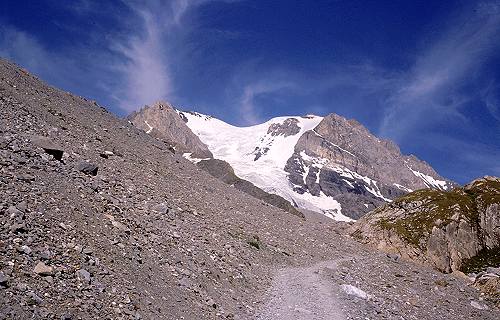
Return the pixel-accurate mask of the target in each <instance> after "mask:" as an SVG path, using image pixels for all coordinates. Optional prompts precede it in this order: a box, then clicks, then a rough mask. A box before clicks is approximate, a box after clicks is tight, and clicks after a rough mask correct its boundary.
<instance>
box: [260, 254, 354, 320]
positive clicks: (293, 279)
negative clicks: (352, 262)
mask: <svg viewBox="0 0 500 320" xmlns="http://www.w3.org/2000/svg"><path fill="white" fill-rule="evenodd" d="M336 267H337V263H336V261H335V260H332V261H327V262H320V263H318V264H315V265H313V266H311V267H307V268H285V269H283V270H281V271H280V272H279V273H278V274H277V275H276V276H275V278H274V281H273V284H272V288H271V289H270V291H269V293H268V295H269V300H268V302H267V303H265V304H264V305H263V307H262V309H261V310H260V312H258V315H257V319H259V320H268V319H269V320H271V319H272V320H281V319H283V320H295V319H296V320H300V319H317V320H323V319H328V320H340V319H346V317H345V316H344V314H343V313H342V311H341V310H340V308H339V305H340V303H339V298H338V296H337V295H338V291H335V290H334V288H335V287H336V285H335V284H334V283H333V282H332V281H331V280H329V278H328V277H326V276H325V275H324V273H325V271H330V272H331V271H332V270H334V269H336ZM330 279H331V278H330Z"/></svg>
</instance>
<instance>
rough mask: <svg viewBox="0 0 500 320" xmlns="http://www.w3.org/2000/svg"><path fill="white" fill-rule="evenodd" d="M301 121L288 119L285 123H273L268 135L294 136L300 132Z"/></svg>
mask: <svg viewBox="0 0 500 320" xmlns="http://www.w3.org/2000/svg"><path fill="white" fill-rule="evenodd" d="M298 123H299V121H298V120H297V119H295V118H288V119H286V120H285V121H283V123H273V124H271V125H270V126H269V129H268V130H267V134H270V135H271V136H280V135H282V136H284V137H288V136H293V135H296V134H297V133H299V132H300V127H299V126H298Z"/></svg>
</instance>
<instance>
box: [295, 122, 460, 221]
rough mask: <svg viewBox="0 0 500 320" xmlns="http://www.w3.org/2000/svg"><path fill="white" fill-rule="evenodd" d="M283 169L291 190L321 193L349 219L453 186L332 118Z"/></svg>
mask: <svg viewBox="0 0 500 320" xmlns="http://www.w3.org/2000/svg"><path fill="white" fill-rule="evenodd" d="M285 171H286V172H288V173H289V179H290V182H291V183H292V184H293V185H294V186H295V190H296V191H297V192H299V193H304V192H309V193H311V194H312V195H315V196H317V195H319V194H320V192H322V193H324V194H325V195H327V196H330V197H332V198H334V199H335V200H338V201H339V202H340V203H341V205H342V213H343V214H344V215H347V216H349V217H351V218H355V219H357V218H359V217H361V216H362V215H364V214H365V213H367V212H369V211H370V210H371V209H373V208H374V206H379V205H382V204H385V203H387V202H388V201H390V200H391V199H394V198H396V197H398V196H401V195H403V194H405V193H407V192H408V191H411V190H416V189H422V188H436V189H440V190H449V189H451V188H452V187H453V186H455V184H454V183H452V182H451V181H448V180H446V179H444V178H442V177H440V176H439V175H438V174H437V173H436V172H435V171H434V170H433V169H432V168H431V167H430V166H429V165H428V164H426V163H425V162H423V161H420V160H418V159H417V158H416V157H414V156H405V155H402V154H401V153H400V150H399V148H398V147H397V145H396V144H394V143H393V142H391V141H387V140H381V139H378V138H377V137H375V136H373V135H372V134H371V133H370V132H369V131H368V130H367V129H366V128H365V127H363V126H362V125H361V124H359V123H358V122H357V121H355V120H347V119H345V118H342V117H340V116H338V115H335V114H330V115H328V116H327V117H325V118H324V119H323V120H322V121H321V122H320V123H319V124H318V126H317V127H316V128H314V129H313V130H310V131H307V132H305V133H304V134H303V135H302V136H301V137H300V139H299V141H298V142H297V144H296V146H295V152H294V154H293V156H292V157H291V158H290V159H289V160H288V161H287V164H286V167H285Z"/></svg>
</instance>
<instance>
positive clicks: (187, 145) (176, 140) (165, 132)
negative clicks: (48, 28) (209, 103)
mask: <svg viewBox="0 0 500 320" xmlns="http://www.w3.org/2000/svg"><path fill="white" fill-rule="evenodd" d="M127 119H128V120H129V121H130V122H132V124H133V125H134V126H136V127H137V128H140V129H142V130H144V131H146V132H147V133H149V134H151V135H152V136H154V137H156V138H160V139H162V140H165V141H166V142H168V143H169V144H171V145H173V146H174V147H175V150H176V151H178V152H180V153H184V152H191V153H193V156H196V157H199V158H209V157H212V153H211V152H210V150H208V147H207V146H206V145H205V144H204V143H203V142H201V140H200V138H198V136H196V135H195V134H194V133H193V132H192V131H191V129H189V128H188V126H187V125H186V123H185V121H184V120H183V119H182V118H181V117H180V116H179V114H178V113H177V111H176V110H175V109H174V108H173V107H172V106H171V105H170V104H169V103H166V102H157V103H155V104H153V105H151V106H145V107H143V108H142V109H140V110H139V111H135V112H133V113H131V114H130V115H129V116H128V117H127Z"/></svg>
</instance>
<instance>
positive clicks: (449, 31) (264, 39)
mask: <svg viewBox="0 0 500 320" xmlns="http://www.w3.org/2000/svg"><path fill="white" fill-rule="evenodd" d="M0 56H3V57H7V58H9V59H11V60H13V61H15V62H16V63H18V64H20V65H22V66H24V67H26V68H27V69H29V70H30V71H31V72H33V73H35V74H37V75H38V76H40V77H41V78H42V79H44V80H46V81H48V82H49V83H50V84H53V85H55V86H57V87H60V88H62V89H64V90H67V91H71V92H73V93H76V94H78V95H82V96H86V97H89V98H92V99H95V100H96V101H97V102H98V103H99V104H101V105H104V106H106V107H107V108H108V109H109V110H110V111H112V112H114V113H116V114H118V115H120V116H123V115H126V114H128V113H129V112H131V111H133V110H134V109H137V108H138V107H140V106H142V105H144V104H149V103H152V102H154V101H156V100H160V99H163V100H167V101H170V102H171V103H173V104H174V105H177V106H181V107H183V108H185V109H193V110H196V111H199V112H202V113H207V114H212V115H214V116H216V117H218V118H220V119H223V120H225V121H227V122H229V123H232V124H235V125H250V124H255V123H258V122H262V121H265V120H267V119H269V118H271V117H274V116H280V115H300V114H309V113H314V114H320V115H326V114H328V113H331V112H334V113H337V114H340V115H343V116H345V117H348V118H355V119H357V120H358V121H360V122H361V123H362V124H364V125H365V126H366V127H367V128H368V129H369V130H370V131H372V132H373V133H374V134H376V135H379V136H381V137H385V138H389V139H392V140H394V141H396V142H397V143H398V144H399V145H400V147H401V149H402V151H403V152H404V153H413V154H415V155H417V156H418V157H419V158H421V159H423V160H425V161H427V162H429V163H430V164H431V165H432V166H433V167H434V168H435V169H436V170H437V171H438V172H439V173H440V174H442V175H443V176H445V177H448V178H451V179H453V180H455V181H457V182H459V183H465V182H467V181H469V180H471V179H474V178H476V177H479V176H483V175H487V174H489V175H496V176H500V1H498V0H496V1H477V2H474V1H453V0H447V1H382V0H380V1H368V0H365V1H356V0H350V1H321V0H315V1H300V0H285V1H279V0H261V1H251V0H247V1H244V0H241V1H236V0H233V1H231V0H225V1H217V0H191V1H190V0H172V1H136V2H135V1H90V0H75V1H55V0H51V1H49V0H47V1H18V0H17V1H14V0H3V1H1V2H0Z"/></svg>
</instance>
